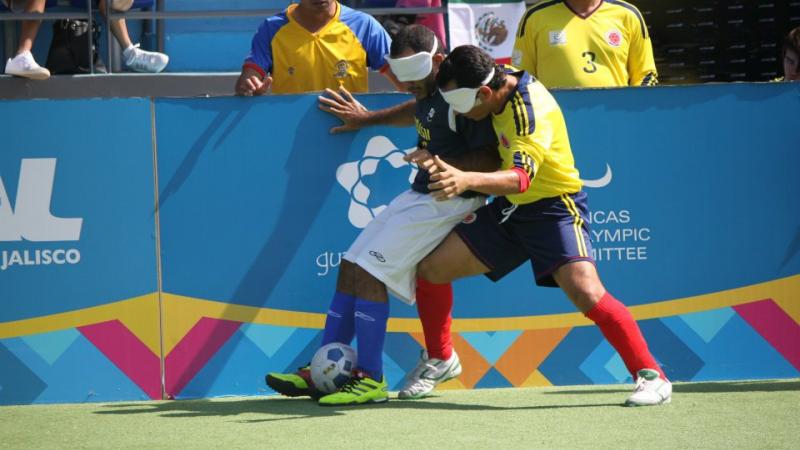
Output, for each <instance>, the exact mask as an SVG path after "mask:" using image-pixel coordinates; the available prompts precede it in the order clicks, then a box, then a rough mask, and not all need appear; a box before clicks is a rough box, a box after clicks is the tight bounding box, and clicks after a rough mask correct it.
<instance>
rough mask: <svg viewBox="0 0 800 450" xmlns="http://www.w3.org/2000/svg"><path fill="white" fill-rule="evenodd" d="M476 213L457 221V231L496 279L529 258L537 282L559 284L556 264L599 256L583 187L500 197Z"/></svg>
mask: <svg viewBox="0 0 800 450" xmlns="http://www.w3.org/2000/svg"><path fill="white" fill-rule="evenodd" d="M475 214H476V217H475V220H474V221H471V222H470V221H469V220H467V221H465V222H462V223H460V224H458V226H456V228H455V232H456V233H458V235H459V236H461V239H462V240H463V241H464V243H466V244H467V246H468V247H469V248H470V249H471V250H472V253H473V254H474V255H475V256H476V257H477V258H478V259H479V260H480V261H481V262H483V264H485V265H486V266H487V267H488V268H489V270H490V271H489V272H488V273H486V276H487V277H489V279H490V280H492V281H497V280H499V279H501V278H503V277H504V276H506V275H507V274H508V273H510V272H511V271H513V270H514V269H516V268H517V267H519V266H520V265H521V264H522V263H524V262H525V261H527V260H530V261H531V266H532V267H533V274H534V277H535V278H536V284H538V285H539V286H550V287H557V286H558V284H557V283H556V282H555V280H554V279H553V272H554V271H555V270H556V269H558V268H559V267H561V266H563V265H564V264H567V263H570V262H574V261H591V262H594V260H593V259H592V244H591V242H590V237H589V225H588V217H589V207H588V205H587V195H586V193H584V192H583V191H581V192H578V193H577V194H568V195H567V194H565V195H562V196H559V197H552V198H545V199H542V200H539V201H536V202H533V203H528V204H524V205H514V204H512V203H511V202H509V201H508V199H507V198H506V197H497V198H495V199H494V200H493V201H492V202H491V203H489V204H488V205H485V206H482V207H481V208H479V209H478V210H477V211H475ZM466 222H470V223H466Z"/></svg>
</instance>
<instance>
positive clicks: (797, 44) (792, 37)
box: [783, 27, 800, 56]
mask: <svg viewBox="0 0 800 450" xmlns="http://www.w3.org/2000/svg"><path fill="white" fill-rule="evenodd" d="M786 50H792V51H794V52H795V53H796V54H797V55H798V56H800V27H796V28H795V29H793V30H792V31H790V32H789V34H787V35H786V37H785V38H784V39H783V56H786Z"/></svg>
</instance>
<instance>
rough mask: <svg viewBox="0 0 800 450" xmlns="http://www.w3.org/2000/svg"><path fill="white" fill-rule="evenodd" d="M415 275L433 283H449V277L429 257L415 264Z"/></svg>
mask: <svg viewBox="0 0 800 450" xmlns="http://www.w3.org/2000/svg"><path fill="white" fill-rule="evenodd" d="M417 277H418V278H422V279H424V280H426V281H428V282H430V283H433V284H442V283H449V282H450V281H452V280H450V277H448V276H447V273H446V272H445V271H444V270H442V266H441V265H440V264H435V263H433V262H432V260H431V259H430V258H425V259H423V260H422V261H420V262H419V264H418V265H417Z"/></svg>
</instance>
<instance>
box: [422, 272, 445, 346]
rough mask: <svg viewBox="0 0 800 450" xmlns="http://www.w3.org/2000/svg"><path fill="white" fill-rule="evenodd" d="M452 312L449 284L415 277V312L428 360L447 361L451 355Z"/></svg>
mask: <svg viewBox="0 0 800 450" xmlns="http://www.w3.org/2000/svg"><path fill="white" fill-rule="evenodd" d="M452 311H453V286H452V285H451V284H450V283H445V284H433V283H431V282H430V281H428V280H423V279H422V278H419V277H417V312H418V313H419V320H420V322H422V332H423V333H424V334H425V347H426V348H427V350H428V357H429V358H437V359H442V360H447V359H448V358H450V356H451V355H452V354H453V341H452V339H450V323H451V321H452V316H451V315H450V313H451V312H452Z"/></svg>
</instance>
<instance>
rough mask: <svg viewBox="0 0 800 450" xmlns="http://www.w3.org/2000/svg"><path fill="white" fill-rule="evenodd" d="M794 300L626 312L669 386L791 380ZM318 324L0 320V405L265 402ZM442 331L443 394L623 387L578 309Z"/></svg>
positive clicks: (762, 298)
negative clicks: (235, 398) (250, 398)
mask: <svg viewBox="0 0 800 450" xmlns="http://www.w3.org/2000/svg"><path fill="white" fill-rule="evenodd" d="M798 293H800V276H792V277H788V278H783V279H779V280H773V281H770V282H766V283H762V284H757V285H753V286H746V287H742V288H738V289H733V290H729V291H723V292H716V293H712V294H706V295H701V296H697V297H691V298H684V299H676V300H670V301H664V302H656V303H650V304H645V305H640V306H635V307H632V308H631V311H632V313H633V314H634V316H635V317H636V318H637V319H638V320H639V321H640V326H641V328H642V331H643V333H644V334H645V337H646V338H647V339H648V343H649V345H650V348H651V350H652V351H653V353H654V355H655V356H656V357H657V358H658V359H659V362H660V363H661V364H662V366H663V367H664V369H665V371H666V373H667V375H668V376H669V377H670V378H672V379H673V380H679V381H708V380H720V379H732V378H738V379H750V378H784V377H797V376H799V375H800V301H798ZM160 323H163V325H161V326H160V325H159V324H160ZM323 324H324V315H323V314H309V313H301V312H293V311H282V310H272V309H267V308H254V307H246V306H240V305H233V304H227V303H223V302H216V301H210V300H204V299H195V298H190V297H183V296H179V295H174V294H169V293H163V294H162V295H161V303H160V304H159V295H158V294H157V293H152V294H148V295H145V296H142V297H136V298H132V299H128V300H122V301H118V302H114V303H109V304H106V305H103V306H99V307H94V308H88V309H83V310H78V311H70V312H66V313H61V314H56V315H52V316H46V317H38V318H33V319H28V320H22V321H17V322H5V323H0V367H2V368H3V370H2V371H0V404H28V403H49V402H82V401H113V400H131V399H160V398H198V397H209V396H220V395H256V394H262V393H270V391H268V390H267V388H266V386H264V383H263V375H264V374H265V373H266V372H269V371H286V370H293V369H294V368H296V367H299V366H301V365H303V364H305V363H306V362H307V361H309V360H310V359H311V356H312V355H313V353H314V351H315V350H316V348H317V347H318V345H319V342H320V339H321V328H322V326H323ZM162 327H163V328H162ZM389 331H390V334H389V336H388V337H387V341H386V346H385V349H384V366H385V373H386V375H387V379H388V380H389V381H390V384H391V387H392V388H394V389H397V388H398V387H399V386H400V384H401V383H402V379H403V376H404V375H405V373H406V372H408V371H409V370H410V369H411V368H412V367H413V366H414V364H415V363H416V359H417V357H418V354H419V350H420V349H421V348H422V345H423V343H424V339H423V337H422V333H421V328H420V326H419V322H418V321H417V320H416V319H391V320H390V322H389ZM453 331H454V342H455V347H456V350H457V351H458V353H459V356H460V358H461V361H462V365H463V367H464V372H463V374H462V376H461V377H460V378H459V379H457V380H452V381H450V382H448V383H446V384H445V385H444V386H442V388H444V389H464V388H467V389H473V388H489V387H493V388H494V387H513V386H517V387H521V386H548V385H573V384H593V383H623V382H628V381H630V376H629V374H628V373H627V371H626V370H625V367H624V365H623V364H622V361H621V359H620V358H619V356H618V355H617V354H616V353H615V351H614V350H613V349H612V348H611V346H610V345H609V344H608V343H607V342H606V341H605V340H604V339H603V337H602V335H601V334H600V332H599V330H597V329H596V328H595V327H594V326H592V324H591V322H589V321H588V320H587V319H585V318H584V317H583V316H582V315H580V314H578V313H572V314H558V315H546V316H531V317H512V318H493V319H456V320H455V321H454V322H453Z"/></svg>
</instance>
